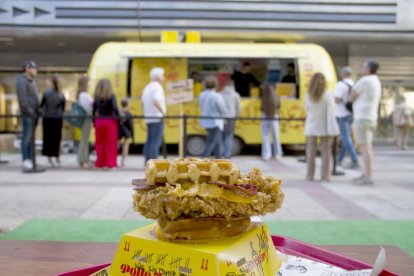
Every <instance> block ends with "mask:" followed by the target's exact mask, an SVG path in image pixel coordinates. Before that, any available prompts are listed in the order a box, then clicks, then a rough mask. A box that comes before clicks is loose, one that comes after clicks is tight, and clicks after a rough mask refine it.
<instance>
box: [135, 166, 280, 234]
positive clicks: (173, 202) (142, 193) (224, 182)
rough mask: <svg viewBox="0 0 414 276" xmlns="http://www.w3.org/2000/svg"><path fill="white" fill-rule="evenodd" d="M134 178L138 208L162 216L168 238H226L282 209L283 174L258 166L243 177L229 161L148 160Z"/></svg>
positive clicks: (137, 209) (152, 215) (161, 220)
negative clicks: (141, 174)
mask: <svg viewBox="0 0 414 276" xmlns="http://www.w3.org/2000/svg"><path fill="white" fill-rule="evenodd" d="M145 175H146V179H135V180H133V181H132V184H133V185H134V186H135V191H136V192H135V194H134V196H133V200H134V210H136V211H138V212H139V213H141V214H142V215H143V216H144V217H146V218H150V219H156V220H158V224H159V226H160V230H161V233H162V235H163V237H164V238H166V239H170V240H176V239H188V240H200V239H211V238H224V237H229V236H233V235H237V234H241V233H243V232H244V231H246V230H247V229H248V228H249V226H250V216H254V215H264V214H267V213H271V212H274V211H276V210H277V209H278V208H280V206H281V204H282V201H283V193H282V192H281V190H280V184H281V180H280V179H274V178H272V177H266V176H263V175H262V173H261V171H260V169H258V168H254V169H253V170H252V171H251V172H250V173H248V174H247V175H244V176H241V175H240V171H239V168H238V167H237V166H236V165H235V164H234V163H233V162H231V161H230V160H222V159H216V160H210V159H198V158H189V159H175V160H149V161H148V162H147V164H146V167H145Z"/></svg>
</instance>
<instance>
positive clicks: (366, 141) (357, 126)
mask: <svg viewBox="0 0 414 276" xmlns="http://www.w3.org/2000/svg"><path fill="white" fill-rule="evenodd" d="M378 68H379V64H378V63H377V62H376V61H374V60H367V61H366V62H365V63H364V64H363V66H362V68H361V73H362V75H363V76H362V77H361V78H360V79H359V80H358V81H357V83H356V84H355V85H354V87H353V89H352V93H351V96H350V97H349V102H351V103H353V104H352V106H353V111H354V120H355V122H354V131H355V137H356V140H357V143H358V145H359V149H360V150H361V152H362V156H363V162H364V172H363V174H362V175H361V176H360V177H358V178H356V179H354V181H355V182H356V183H357V184H360V185H372V184H374V181H373V178H372V157H373V151H372V140H373V138H374V131H375V129H376V127H377V120H378V106H379V102H380V99H381V82H380V80H379V78H378V76H377V71H378Z"/></svg>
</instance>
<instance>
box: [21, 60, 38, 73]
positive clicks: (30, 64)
mask: <svg viewBox="0 0 414 276" xmlns="http://www.w3.org/2000/svg"><path fill="white" fill-rule="evenodd" d="M26 67H30V68H37V64H36V62H34V61H33V60H26V61H24V62H23V64H22V69H23V71H24V70H25V69H26Z"/></svg>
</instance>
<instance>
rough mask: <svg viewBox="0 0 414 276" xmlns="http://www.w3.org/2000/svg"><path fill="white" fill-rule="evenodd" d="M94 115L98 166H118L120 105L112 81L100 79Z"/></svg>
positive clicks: (96, 90) (96, 92) (95, 98)
mask: <svg viewBox="0 0 414 276" xmlns="http://www.w3.org/2000/svg"><path fill="white" fill-rule="evenodd" d="M93 115H94V116H95V117H97V118H96V119H95V121H94V124H95V137H96V141H95V149H96V157H97V158H96V162H95V166H96V167H97V168H105V167H106V168H110V169H112V168H116V167H117V162H116V158H117V155H118V117H119V112H118V107H117V103H116V97H115V95H114V93H113V90H112V84H111V81H110V80H108V79H101V80H99V82H98V84H97V85H96V89H95V95H94V102H93Z"/></svg>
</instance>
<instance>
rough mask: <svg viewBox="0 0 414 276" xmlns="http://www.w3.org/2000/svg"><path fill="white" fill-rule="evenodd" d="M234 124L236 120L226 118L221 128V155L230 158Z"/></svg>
mask: <svg viewBox="0 0 414 276" xmlns="http://www.w3.org/2000/svg"><path fill="white" fill-rule="evenodd" d="M235 126H236V121H235V120H233V119H228V120H227V121H226V123H225V125H224V130H223V139H224V141H223V142H224V146H223V147H222V150H223V152H222V155H223V156H224V157H225V158H227V159H230V158H231V150H232V147H233V137H234V130H235Z"/></svg>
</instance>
